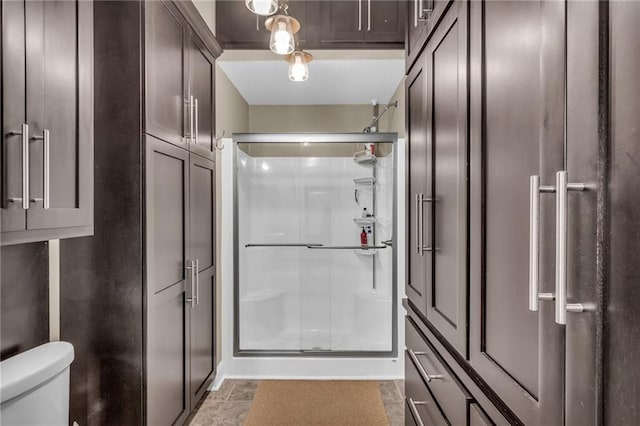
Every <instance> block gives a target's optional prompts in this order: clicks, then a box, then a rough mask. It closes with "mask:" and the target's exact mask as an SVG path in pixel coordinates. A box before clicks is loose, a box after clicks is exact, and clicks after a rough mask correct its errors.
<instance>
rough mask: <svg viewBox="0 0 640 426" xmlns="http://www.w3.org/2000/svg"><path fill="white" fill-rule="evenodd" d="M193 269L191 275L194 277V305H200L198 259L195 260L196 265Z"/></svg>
mask: <svg viewBox="0 0 640 426" xmlns="http://www.w3.org/2000/svg"><path fill="white" fill-rule="evenodd" d="M194 266H195V267H194V268H193V274H194V275H195V277H196V305H199V304H200V274H199V272H200V259H196V263H195V265H194Z"/></svg>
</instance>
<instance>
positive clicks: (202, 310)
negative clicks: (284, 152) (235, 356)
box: [188, 154, 216, 410]
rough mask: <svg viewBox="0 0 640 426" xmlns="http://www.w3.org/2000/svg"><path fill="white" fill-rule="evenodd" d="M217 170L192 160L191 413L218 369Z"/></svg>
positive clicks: (191, 157) (204, 160) (194, 157)
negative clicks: (215, 338)
mask: <svg viewBox="0 0 640 426" xmlns="http://www.w3.org/2000/svg"><path fill="white" fill-rule="evenodd" d="M215 176H216V173H215V168H214V163H213V162H212V161H209V160H206V159H204V158H202V157H199V156H197V155H194V154H191V156H190V159H189V194H190V197H189V215H190V218H189V232H190V234H191V235H190V243H189V248H190V255H189V258H190V259H192V263H191V267H192V268H193V269H191V271H192V273H193V278H194V279H195V283H194V288H195V303H193V304H192V305H191V306H190V309H189V313H190V318H189V329H190V336H189V357H188V358H189V371H190V381H189V391H190V400H191V409H192V410H193V409H194V408H195V406H196V405H197V403H198V401H200V399H201V398H202V396H203V395H204V393H205V392H206V391H207V387H208V386H209V384H210V383H211V380H212V378H213V371H214V369H215V359H214V354H215V347H214V344H215V340H214V333H215V289H216V287H215V278H216V277H215V271H216V269H215V246H216V239H215V223H216V221H215V209H216V192H215V187H216V184H215Z"/></svg>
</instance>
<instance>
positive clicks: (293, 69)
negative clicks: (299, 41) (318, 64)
mask: <svg viewBox="0 0 640 426" xmlns="http://www.w3.org/2000/svg"><path fill="white" fill-rule="evenodd" d="M294 55H295V59H294V61H293V62H292V63H291V64H289V80H291V81H306V80H307V79H308V78H309V67H308V66H307V63H306V61H305V60H304V58H303V56H302V53H301V52H296V53H295V54H294Z"/></svg>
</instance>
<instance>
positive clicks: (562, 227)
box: [556, 170, 585, 324]
mask: <svg viewBox="0 0 640 426" xmlns="http://www.w3.org/2000/svg"><path fill="white" fill-rule="evenodd" d="M568 181H569V173H568V172H567V171H566V170H562V171H559V172H557V173H556V323H558V324H566V323H567V311H569V312H583V311H584V306H583V305H582V304H581V303H569V304H567V216H568V212H567V198H568V196H567V195H568V192H569V191H584V189H585V185H584V184H583V183H568Z"/></svg>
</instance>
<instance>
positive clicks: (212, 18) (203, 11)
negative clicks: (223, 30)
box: [193, 0, 216, 34]
mask: <svg viewBox="0 0 640 426" xmlns="http://www.w3.org/2000/svg"><path fill="white" fill-rule="evenodd" d="M193 5H194V6H195V7H196V9H198V12H200V15H202V18H204V22H206V23H207V25H208V26H209V28H211V32H212V33H213V34H215V33H216V2H215V0H193Z"/></svg>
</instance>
